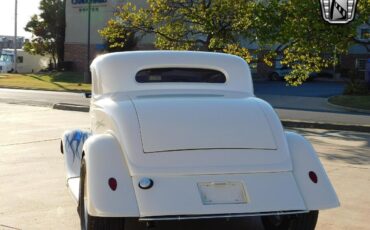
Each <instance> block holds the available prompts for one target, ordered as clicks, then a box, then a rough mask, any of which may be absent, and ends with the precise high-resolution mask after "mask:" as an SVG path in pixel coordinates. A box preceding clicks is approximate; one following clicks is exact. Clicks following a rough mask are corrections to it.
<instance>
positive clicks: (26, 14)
mask: <svg viewBox="0 0 370 230" xmlns="http://www.w3.org/2000/svg"><path fill="white" fill-rule="evenodd" d="M39 3H40V0H18V29H17V31H18V36H24V37H26V38H30V37H31V34H30V33H27V32H26V31H24V27H25V26H26V24H27V22H28V21H29V20H30V18H31V16H32V15H34V14H38V13H39V9H38V7H39ZM14 6H15V0H0V35H10V36H14Z"/></svg>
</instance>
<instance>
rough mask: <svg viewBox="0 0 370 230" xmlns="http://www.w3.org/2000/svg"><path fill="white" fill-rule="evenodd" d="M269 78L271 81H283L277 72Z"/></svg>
mask: <svg viewBox="0 0 370 230" xmlns="http://www.w3.org/2000/svg"><path fill="white" fill-rule="evenodd" d="M269 78H270V80H271V81H278V80H280V79H281V78H280V75H279V74H278V73H276V72H273V73H271V74H270V76H269Z"/></svg>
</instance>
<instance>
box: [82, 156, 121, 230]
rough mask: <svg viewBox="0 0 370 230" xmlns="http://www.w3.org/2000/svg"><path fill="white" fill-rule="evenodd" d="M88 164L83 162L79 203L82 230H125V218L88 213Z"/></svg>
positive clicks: (83, 160)
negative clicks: (97, 215) (96, 215)
mask: <svg viewBox="0 0 370 230" xmlns="http://www.w3.org/2000/svg"><path fill="white" fill-rule="evenodd" d="M85 191H86V162H85V159H82V161H81V172H80V196H79V201H78V208H77V209H78V213H79V215H80V223H81V229H82V230H116V229H117V230H118V229H120V230H123V229H124V227H125V219H124V218H113V217H95V216H90V215H89V213H88V212H87V205H86V201H87V196H86V192H85Z"/></svg>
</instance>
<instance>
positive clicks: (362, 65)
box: [356, 58, 367, 71]
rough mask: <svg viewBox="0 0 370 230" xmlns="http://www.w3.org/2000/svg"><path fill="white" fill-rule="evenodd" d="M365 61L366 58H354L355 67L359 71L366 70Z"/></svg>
mask: <svg viewBox="0 0 370 230" xmlns="http://www.w3.org/2000/svg"><path fill="white" fill-rule="evenodd" d="M366 61H367V59H359V58H358V59H356V69H357V70H359V71H365V70H366Z"/></svg>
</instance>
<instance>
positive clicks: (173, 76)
mask: <svg viewBox="0 0 370 230" xmlns="http://www.w3.org/2000/svg"><path fill="white" fill-rule="evenodd" d="M136 81H137V82H139V83H159V82H200V83H225V82H226V77H225V75H224V74H223V73H222V72H220V71H217V70H211V69H194V68H156V69H145V70H141V71H139V72H138V73H137V74H136Z"/></svg>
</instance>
